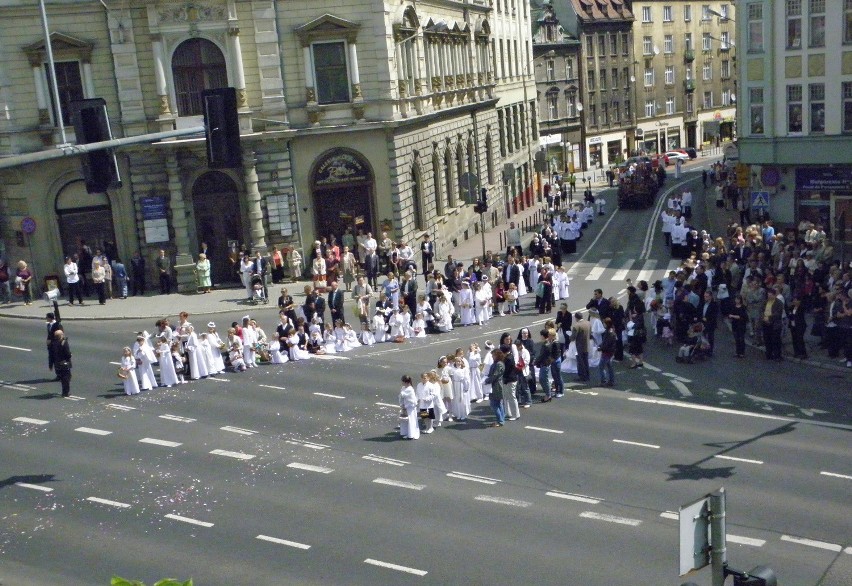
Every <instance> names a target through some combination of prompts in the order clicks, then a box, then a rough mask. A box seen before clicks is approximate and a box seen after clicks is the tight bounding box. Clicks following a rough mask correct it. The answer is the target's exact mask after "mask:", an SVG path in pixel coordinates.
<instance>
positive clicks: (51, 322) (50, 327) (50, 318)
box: [45, 301, 62, 380]
mask: <svg viewBox="0 0 852 586" xmlns="http://www.w3.org/2000/svg"><path fill="white" fill-rule="evenodd" d="M60 319H61V318H60V317H59V304H58V303H56V301H54V302H53V311H51V312H49V313H48V314H47V316H46V317H45V322H46V323H47V368H49V369H50V370H53V354H51V352H50V345H51V344H52V343H53V338H54V335H55V334H56V332H58V331H60V330H61V329H62V322H61V321H60ZM56 380H59V373H57V374H56Z"/></svg>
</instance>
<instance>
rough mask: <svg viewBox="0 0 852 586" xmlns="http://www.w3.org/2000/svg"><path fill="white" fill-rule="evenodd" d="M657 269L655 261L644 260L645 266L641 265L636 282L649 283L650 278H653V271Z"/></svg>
mask: <svg viewBox="0 0 852 586" xmlns="http://www.w3.org/2000/svg"><path fill="white" fill-rule="evenodd" d="M656 268H657V261H656V260H655V259H650V260H646V261H645V264H643V265H642V270H641V271H639V274H638V275H637V276H636V282H637V283H638V282H639V281H648V282H650V281H651V277H652V276H654V270H655V269H656Z"/></svg>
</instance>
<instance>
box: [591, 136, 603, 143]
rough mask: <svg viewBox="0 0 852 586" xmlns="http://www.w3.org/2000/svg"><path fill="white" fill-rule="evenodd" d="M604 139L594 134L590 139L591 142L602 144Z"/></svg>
mask: <svg viewBox="0 0 852 586" xmlns="http://www.w3.org/2000/svg"><path fill="white" fill-rule="evenodd" d="M602 142H603V139H602V138H601V137H600V136H593V137H592V138H590V139H589V144H601V143H602Z"/></svg>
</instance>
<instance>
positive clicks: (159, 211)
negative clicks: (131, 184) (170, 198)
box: [139, 196, 169, 220]
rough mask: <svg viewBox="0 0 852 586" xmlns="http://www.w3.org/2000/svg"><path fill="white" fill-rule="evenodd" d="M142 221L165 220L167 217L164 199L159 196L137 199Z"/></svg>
mask: <svg viewBox="0 0 852 586" xmlns="http://www.w3.org/2000/svg"><path fill="white" fill-rule="evenodd" d="M139 205H140V207H141V208H142V219H143V220H165V219H167V218H168V217H169V215H168V206H167V205H166V198H165V197H161V196H153V197H142V198H139Z"/></svg>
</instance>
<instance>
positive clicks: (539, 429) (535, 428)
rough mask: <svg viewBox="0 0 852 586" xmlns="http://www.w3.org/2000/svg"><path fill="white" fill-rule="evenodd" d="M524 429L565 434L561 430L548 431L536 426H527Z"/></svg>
mask: <svg viewBox="0 0 852 586" xmlns="http://www.w3.org/2000/svg"><path fill="white" fill-rule="evenodd" d="M524 429H531V430H533V431H544V432H547V433H565V432H564V431H562V430H561V429H548V428H546V427H536V426H534V425H525V426H524Z"/></svg>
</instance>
